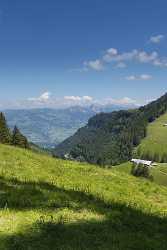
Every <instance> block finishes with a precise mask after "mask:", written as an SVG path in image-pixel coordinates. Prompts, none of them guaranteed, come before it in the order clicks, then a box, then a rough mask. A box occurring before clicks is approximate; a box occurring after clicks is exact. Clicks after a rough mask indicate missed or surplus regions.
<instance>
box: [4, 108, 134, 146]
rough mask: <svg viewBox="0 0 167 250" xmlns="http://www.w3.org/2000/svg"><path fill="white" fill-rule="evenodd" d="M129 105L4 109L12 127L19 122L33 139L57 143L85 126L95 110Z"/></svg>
mask: <svg viewBox="0 0 167 250" xmlns="http://www.w3.org/2000/svg"><path fill="white" fill-rule="evenodd" d="M128 107H129V106H128ZM126 108H127V107H121V106H118V105H91V106H73V107H69V108H66V109H50V108H45V109H24V110H5V111H4V113H5V116H6V118H7V122H8V125H9V127H10V128H13V127H14V125H17V127H18V128H19V129H20V130H21V132H22V133H23V134H25V135H26V136H27V138H28V139H29V141H32V142H33V143H36V144H38V145H40V146H43V147H53V146H55V145H56V144H59V143H61V142H62V141H63V140H65V139H66V138H68V137H70V136H72V135H73V134H74V133H75V132H76V131H77V130H78V129H79V128H81V127H83V126H85V125H86V123H87V122H88V120H89V118H90V117H92V116H94V115H95V114H97V113H100V112H111V111H113V110H119V109H126Z"/></svg>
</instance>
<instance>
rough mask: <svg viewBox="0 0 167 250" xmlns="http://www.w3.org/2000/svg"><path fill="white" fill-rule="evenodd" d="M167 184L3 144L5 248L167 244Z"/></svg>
mask: <svg viewBox="0 0 167 250" xmlns="http://www.w3.org/2000/svg"><path fill="white" fill-rule="evenodd" d="M166 197H167V188H166V187H163V186H158V185H156V184H154V183H151V182H149V181H146V180H143V179H141V178H135V177H133V176H130V175H128V174H126V173H120V172H118V171H117V170H115V169H113V170H109V169H102V168H99V167H97V166H93V165H88V164H84V163H83V164H81V163H76V162H70V161H63V160H59V159H54V158H51V157H49V156H46V155H42V154H37V153H33V152H31V151H29V150H25V149H20V148H15V147H10V146H5V145H0V249H2V250H30V249H31V250H102V249H103V250H110V249H111V250H132V249H135V250H141V249H148V250H157V249H161V250H166V246H167V237H166V228H167V199H166Z"/></svg>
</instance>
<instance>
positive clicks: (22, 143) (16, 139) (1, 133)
mask: <svg viewBox="0 0 167 250" xmlns="http://www.w3.org/2000/svg"><path fill="white" fill-rule="evenodd" d="M0 143H3V144H10V145H14V146H18V147H22V148H29V147H30V146H29V143H28V140H27V138H26V137H25V136H24V135H23V134H22V133H21V132H20V131H19V129H18V128H17V127H16V126H15V127H14V129H13V131H12V133H11V131H10V129H9V128H8V126H7V122H6V119H5V116H4V114H3V113H2V112H1V113H0Z"/></svg>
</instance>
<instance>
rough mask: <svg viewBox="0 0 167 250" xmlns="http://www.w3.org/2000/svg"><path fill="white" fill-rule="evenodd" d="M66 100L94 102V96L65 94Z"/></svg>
mask: <svg viewBox="0 0 167 250" xmlns="http://www.w3.org/2000/svg"><path fill="white" fill-rule="evenodd" d="M64 100H66V101H72V102H92V101H93V97H91V96H73V95H72V96H64Z"/></svg>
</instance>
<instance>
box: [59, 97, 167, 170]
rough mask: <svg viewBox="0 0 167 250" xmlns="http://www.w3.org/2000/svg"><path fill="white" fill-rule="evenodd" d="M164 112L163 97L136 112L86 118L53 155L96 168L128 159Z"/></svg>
mask: <svg viewBox="0 0 167 250" xmlns="http://www.w3.org/2000/svg"><path fill="white" fill-rule="evenodd" d="M166 111H167V94H164V95H163V96H162V97H160V98H159V99H157V100H156V101H153V102H151V103H149V104H147V105H145V106H142V107H139V108H138V109H134V110H133V109H132V110H124V111H114V112H112V113H109V114H107V113H101V114H97V115H95V116H94V117H92V118H90V119H89V121H88V124H87V125H86V126H85V127H83V128H81V129H79V130H78V131H77V132H76V133H75V134H74V136H72V137H70V138H68V139H67V140H65V141H64V142H62V143H61V144H60V145H58V146H57V147H56V148H55V155H56V156H59V157H64V156H65V155H68V156H69V158H71V159H76V160H85V161H87V162H89V163H95V164H100V165H108V164H109V165H116V164H120V163H122V162H125V161H127V160H129V159H130V158H131V157H132V153H133V148H134V147H136V146H138V145H139V143H140V142H141V140H142V139H143V138H144V137H145V136H146V134H147V125H148V123H150V122H153V121H154V120H155V119H156V118H158V117H159V116H161V115H162V114H164V113H165V112H166Z"/></svg>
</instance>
